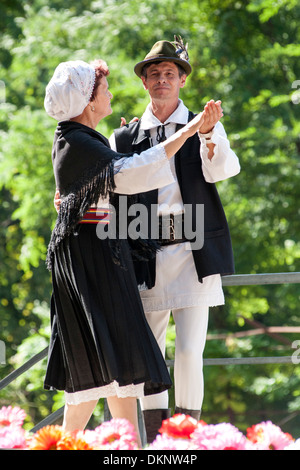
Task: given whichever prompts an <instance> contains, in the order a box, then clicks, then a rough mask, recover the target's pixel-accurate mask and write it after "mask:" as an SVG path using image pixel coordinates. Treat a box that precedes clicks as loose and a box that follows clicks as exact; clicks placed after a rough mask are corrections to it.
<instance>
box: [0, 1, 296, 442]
mask: <svg viewBox="0 0 300 470" xmlns="http://www.w3.org/2000/svg"><path fill="white" fill-rule="evenodd" d="M0 13H1V15H0V18H1V20H0V25H1V27H2V28H1V30H2V31H3V34H2V35H1V38H0V44H1V48H0V49H1V52H0V64H1V75H0V80H1V84H2V85H3V84H4V85H5V90H4V91H5V93H4V94H1V96H0V100H1V102H0V188H1V189H0V201H1V205H0V234H1V240H2V243H1V245H0V255H1V266H0V322H1V333H0V339H1V340H3V341H5V344H6V348H7V362H8V364H7V366H6V367H1V372H2V375H3V376H4V375H6V374H7V373H8V372H10V371H11V370H12V369H13V368H15V367H17V366H19V365H21V364H22V363H23V362H24V361H25V360H26V359H27V358H28V357H30V355H31V354H34V353H37V352H39V351H40V350H41V349H42V348H43V347H45V345H46V344H47V341H48V337H49V318H48V310H49V302H50V295H51V283H50V278H49V274H48V272H47V271H46V268H45V264H44V261H45V255H46V249H47V243H48V240H49V237H50V231H51V228H52V227H53V224H54V221H55V210H54V207H53V196H54V189H55V188H54V179H53V171H52V165H51V144H52V139H53V132H54V129H55V122H54V121H53V120H52V119H50V118H49V117H48V116H47V115H46V113H45V112H44V109H43V100H44V91H45V87H46V84H47V83H48V81H49V79H50V77H51V75H52V73H53V70H54V68H55V67H56V66H57V64H58V63H59V62H61V61H64V60H71V59H83V60H87V61H89V60H92V59H94V58H97V57H101V58H103V59H105V60H106V61H107V62H108V65H109V68H110V71H111V74H110V77H109V82H110V89H111V91H112V93H113V95H114V99H113V102H112V104H113V110H114V113H113V115H112V116H110V117H109V118H107V119H106V120H105V121H104V122H103V123H102V122H101V123H100V126H99V129H100V130H101V131H102V132H103V133H104V134H105V135H107V136H109V135H110V134H111V132H112V130H113V129H114V128H115V127H118V126H119V123H120V117H121V116H125V117H126V119H127V120H130V119H131V118H132V117H134V116H140V115H141V114H142V113H143V110H144V108H145V106H146V105H147V103H148V97H147V94H146V93H145V91H144V89H143V87H142V85H141V82H140V80H139V79H138V77H136V76H135V75H134V73H133V67H134V65H135V63H136V62H138V61H139V60H141V59H143V58H144V56H145V54H146V53H147V52H148V51H149V50H150V48H151V46H152V45H153V43H154V42H155V41H157V40H159V39H168V40H172V39H173V35H174V34H180V35H181V36H183V37H184V38H185V40H186V41H187V42H188V43H189V52H190V59H191V63H192V66H193V73H192V75H191V76H190V77H189V78H188V80H187V85H186V87H185V89H183V90H182V95H181V97H182V98H183V99H184V101H185V103H186V104H187V106H189V107H190V108H191V109H192V110H194V111H200V110H201V109H202V107H203V105H204V104H205V102H206V101H207V100H208V99H211V98H214V99H221V100H222V102H223V108H224V114H225V116H224V118H223V123H224V125H225V128H226V131H227V133H228V135H229V138H230V141H231V144H232V147H233V148H234V150H235V152H236V153H237V155H238V156H239V158H240V162H241V166H242V171H241V173H240V175H238V176H237V177H235V178H233V179H230V180H228V181H224V182H222V183H219V185H218V189H219V191H220V194H221V197H222V201H223V204H224V207H225V210H226V213H227V216H228V220H229V224H230V228H231V234H232V239H233V245H234V251H235V259H236V271H237V273H262V272H284V271H299V270H300V269H299V258H300V243H299V233H300V218H299V203H298V201H299V199H300V189H299V188H300V186H299V176H300V167H299V154H300V119H299V117H300V104H299V101H298V103H297V100H296V98H297V96H296V95H295V93H297V92H298V90H299V88H300V82H299V83H298V82H297V80H300V63H299V55H300V47H299V43H300V32H299V17H300V6H299V2H298V1H297V0H282V1H280V2H279V1H276V2H273V1H270V0H247V1H245V2H241V1H239V0H222V1H221V0H211V1H208V0H201V1H200V0H189V1H186V0H166V1H164V2H161V1H157V0H152V1H151V0H129V1H127V2H118V1H116V0H97V1H91V0H84V1H83V0H80V1H79V0H76V1H74V0H72V1H71V0H66V1H65V2H63V3H62V2H60V1H58V0H50V1H48V0H47V2H46V0H31V1H30V2H25V1H22V0H20V1H9V2H8V1H3V2H2V3H1V6H0ZM297 83H298V86H297ZM293 86H294V87H293ZM1 91H3V86H2V88H1ZM2 95H3V96H2ZM4 97H5V99H4ZM225 294H226V306H225V307H222V308H221V307H220V308H215V309H212V313H211V319H210V326H209V332H210V333H216V334H217V333H219V332H226V333H227V332H232V333H234V332H236V331H240V330H241V329H248V328H249V325H248V326H247V324H246V322H247V321H249V320H251V319H256V320H259V321H260V322H262V323H263V324H265V325H267V326H280V325H289V326H299V315H298V305H299V287H297V285H282V286H280V285H279V286H269V287H267V286H251V287H250V286H249V287H241V288H240V287H238V288H235V287H231V288H226V289H225ZM285 338H288V340H290V341H291V342H292V340H293V339H294V337H293V336H292V335H290V336H285ZM167 350H168V356H169V357H173V355H174V327H173V325H171V327H170V332H169V339H168V348H167ZM290 354H291V346H289V345H288V344H286V342H283V343H279V342H278V341H276V340H275V339H274V338H270V337H268V336H257V337H255V336H251V337H246V338H242V339H241V338H229V339H227V340H226V341H223V340H218V341H217V340H214V341H208V342H207V347H206V350H205V356H206V357H241V356H252V357H254V356H262V355H266V356H267V355H290ZM44 370H45V363H44V362H43V363H41V364H40V365H39V366H36V367H35V368H34V370H32V371H31V372H30V373H29V372H28V373H27V374H26V377H23V378H20V379H18V381H17V382H15V383H14V384H12V385H11V386H9V388H8V389H7V390H4V391H2V392H1V395H0V396H1V401H2V402H3V404H10V403H12V404H19V405H24V407H26V409H27V410H28V412H29V413H30V418H29V421H28V426H29V424H30V423H36V422H37V421H38V420H39V419H41V418H43V417H44V416H45V415H46V414H47V413H48V411H49V410H50V409H51V408H52V409H53V410H54V409H57V408H58V407H59V406H61V404H62V396H61V394H51V393H48V392H47V393H46V392H44V391H43V390H42V382H43V374H44ZM205 376H206V382H205V387H206V395H205V401H204V415H203V419H206V420H207V421H210V422H216V420H219V421H220V420H229V419H231V420H232V421H233V422H236V423H237V424H238V425H239V426H241V427H244V428H245V427H247V425H251V424H253V423H254V422H257V421H258V419H260V418H262V417H263V418H264V419H268V418H269V419H274V421H275V422H278V423H280V422H281V419H282V420H283V421H284V418H285V417H286V416H287V415H288V413H289V412H295V411H297V410H298V409H299V393H298V392H297V389H299V370H298V369H297V368H296V367H295V366H287V365H285V366H281V367H279V366H275V365H274V366H266V367H263V366H237V367H232V366H230V367H226V368H220V367H208V368H206V369H205ZM101 412H102V408H101V407H100V410H99V411H98V415H99V414H100V415H101ZM249 413H252V415H251V414H250V416H249ZM254 413H256V414H254ZM272 413H273V414H272ZM280 413H281V414H280ZM256 418H257V419H256ZM298 419H299V418H298ZM296 421H297V420H296V419H291V420H290V422H289V421H288V420H287V422H286V425H285V426H286V430H287V431H290V432H296V431H297V429H298V428H299V424H298V428H297V423H296ZM29 422H30V423H29ZM298 435H299V431H298Z"/></svg>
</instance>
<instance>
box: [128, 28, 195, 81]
mask: <svg viewBox="0 0 300 470" xmlns="http://www.w3.org/2000/svg"><path fill="white" fill-rule="evenodd" d="M162 61H165V62H175V63H176V64H178V65H181V67H182V68H183V69H184V71H185V73H186V74H187V75H189V74H190V73H191V71H192V67H191V65H190V64H189V56H188V53H187V45H186V46H185V45H184V44H183V41H182V39H181V37H180V36H179V37H177V36H175V42H174V43H171V42H169V41H158V42H156V43H155V44H154V46H153V47H152V49H151V51H150V52H149V53H148V54H147V55H146V57H145V59H144V60H142V61H141V62H139V63H138V64H136V66H135V67H134V71H135V73H136V74H137V76H138V77H141V75H142V70H143V67H144V66H145V65H147V64H151V63H154V62H162Z"/></svg>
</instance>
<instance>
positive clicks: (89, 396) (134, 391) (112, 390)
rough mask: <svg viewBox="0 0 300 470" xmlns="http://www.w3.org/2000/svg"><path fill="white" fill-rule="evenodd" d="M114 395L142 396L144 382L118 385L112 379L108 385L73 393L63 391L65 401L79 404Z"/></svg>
mask: <svg viewBox="0 0 300 470" xmlns="http://www.w3.org/2000/svg"><path fill="white" fill-rule="evenodd" d="M114 396H117V397H118V398H128V397H134V398H138V397H143V396H144V383H141V384H137V385H134V384H130V385H125V386H123V387H120V386H119V384H118V382H116V381H114V382H112V383H110V384H108V385H104V386H103V387H95V388H90V389H88V390H82V391H80V392H73V393H69V392H65V402H66V403H67V404H68V405H79V404H80V403H83V402H87V401H92V400H99V399H100V398H108V397H114Z"/></svg>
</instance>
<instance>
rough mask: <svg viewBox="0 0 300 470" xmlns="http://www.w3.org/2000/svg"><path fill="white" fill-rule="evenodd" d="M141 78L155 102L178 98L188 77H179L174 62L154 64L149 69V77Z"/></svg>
mask: <svg viewBox="0 0 300 470" xmlns="http://www.w3.org/2000/svg"><path fill="white" fill-rule="evenodd" d="M141 78H142V81H143V85H144V88H145V90H148V91H149V94H150V96H151V98H152V99H153V100H169V99H172V98H178V96H179V91H180V88H183V87H184V85H185V81H186V75H182V76H181V77H180V76H179V70H178V68H177V66H176V65H175V64H174V62H160V63H159V64H156V63H153V64H151V65H150V66H149V67H148V69H147V77H143V76H142V77H141Z"/></svg>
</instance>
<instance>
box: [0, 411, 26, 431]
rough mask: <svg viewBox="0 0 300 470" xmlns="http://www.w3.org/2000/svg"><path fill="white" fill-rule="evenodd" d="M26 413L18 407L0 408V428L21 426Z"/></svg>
mask: <svg viewBox="0 0 300 470" xmlns="http://www.w3.org/2000/svg"><path fill="white" fill-rule="evenodd" d="M25 418H26V413H25V411H24V410H21V408H19V407H18V406H15V407H14V408H12V407H11V406H7V407H6V406H2V408H1V409H0V428H1V427H6V426H19V427H22V426H23V422H24V419H25Z"/></svg>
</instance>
